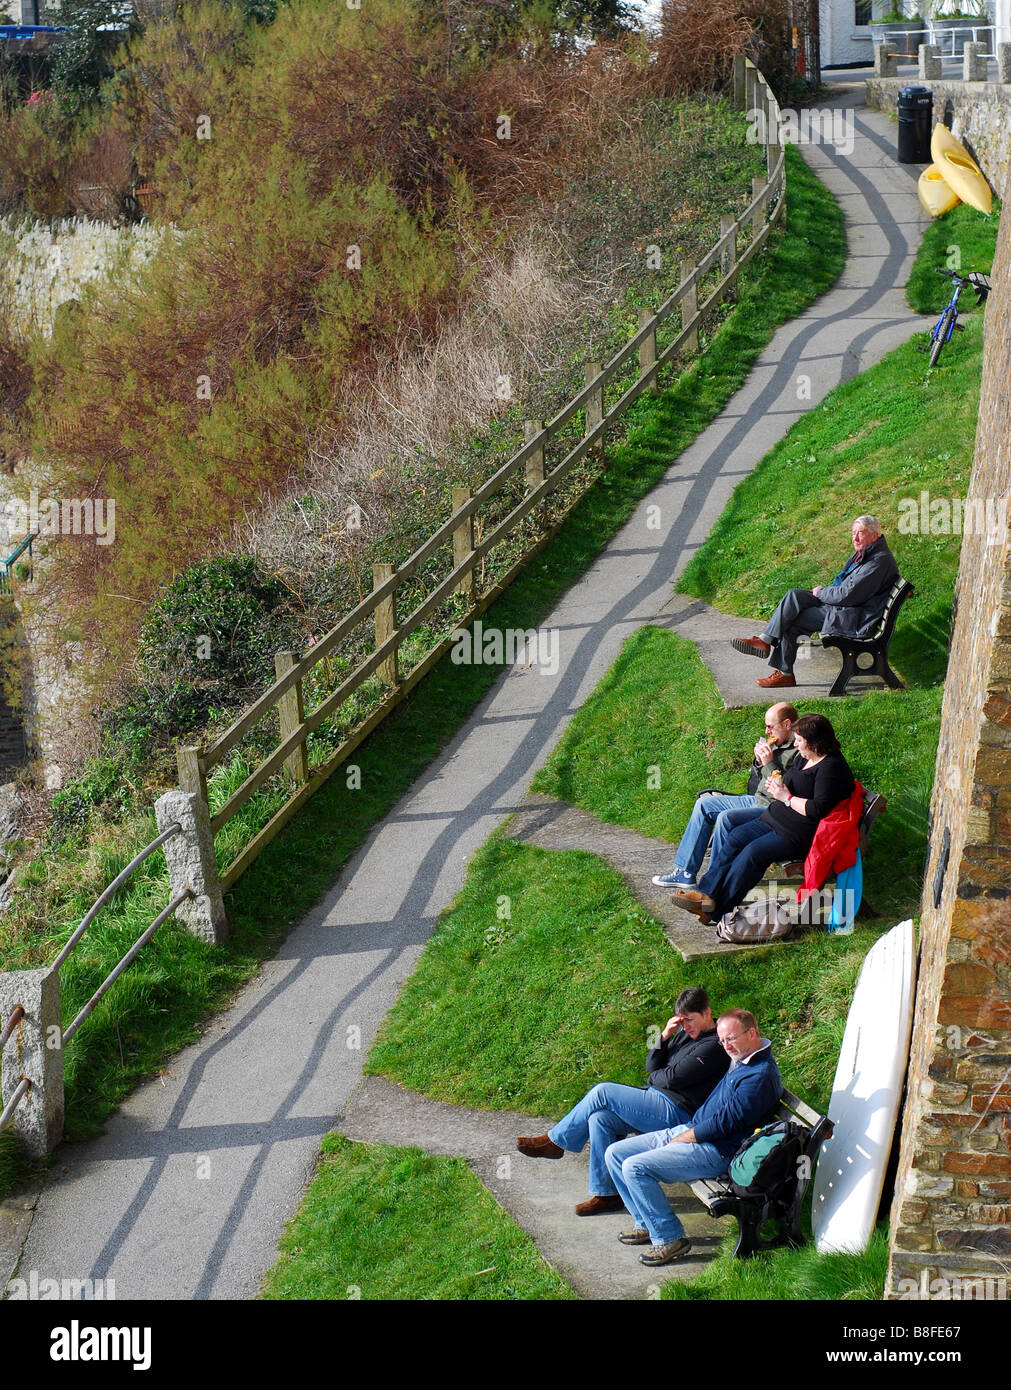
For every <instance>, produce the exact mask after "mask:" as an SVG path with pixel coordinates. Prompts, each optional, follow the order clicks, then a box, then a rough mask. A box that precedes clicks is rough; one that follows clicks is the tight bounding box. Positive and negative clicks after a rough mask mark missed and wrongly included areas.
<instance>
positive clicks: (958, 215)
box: [906, 198, 1001, 316]
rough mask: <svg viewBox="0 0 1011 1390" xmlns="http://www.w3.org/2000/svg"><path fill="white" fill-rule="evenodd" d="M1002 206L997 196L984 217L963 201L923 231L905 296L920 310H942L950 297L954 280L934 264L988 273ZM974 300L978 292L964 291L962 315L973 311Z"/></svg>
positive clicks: (953, 268) (919, 311)
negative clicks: (938, 271)
mask: <svg viewBox="0 0 1011 1390" xmlns="http://www.w3.org/2000/svg"><path fill="white" fill-rule="evenodd" d="M1000 206H1001V204H1000V199H999V198H995V199H994V203H993V207H994V215H993V216H991V217H984V216H983V214H982V213H981V212H977V211H976V209H975V208H971V207H969V205H968V203H960V204H959V205H958V207H956V208H952V210H951V212H949V213H946V214H945V216H944V217H938V218H936V219H935V220H934V221H933V222H931V224H930V226H929V227H928V228H927V230H926V231H925V232H924V234H923V241H922V242H921V243H920V249H919V252H918V253H917V257H916V263H915V265H914V266H913V269H912V271H911V272H910V275H909V283H908V284H907V286H906V298H907V299H908V300H909V303H910V304H911V305H912V307H913V308H914V309H915V310H916V312H917V313H918V314H939V313H940V312H941V310H942V309H943V308H944V306H945V304H947V302H948V300H949V299H950V298H951V281H950V280H943V279H942V278H941V277H940V275H935V274H934V269H935V267H937V266H948V267H949V268H950V269H952V270H955V269H959V270H961V271H962V272H963V274H966V275H967V274H968V273H969V271H971V270H982V271H985V272H986V273H987V274H989V272H990V267H991V266H992V265H993V253H994V247H995V245H996V242H997V221H998V216H997V214H998V213H999V212H1000ZM975 303H976V297H975V295H973V294H966V295H964V296H963V298H962V299H960V300H959V302H958V304H959V315H960V316H961V314H962V313H964V312H973V311H974V309H975Z"/></svg>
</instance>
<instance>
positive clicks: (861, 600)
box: [818, 536, 899, 637]
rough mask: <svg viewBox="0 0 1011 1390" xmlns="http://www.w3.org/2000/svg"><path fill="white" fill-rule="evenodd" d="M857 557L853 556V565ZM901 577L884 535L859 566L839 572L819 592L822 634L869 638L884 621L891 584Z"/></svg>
mask: <svg viewBox="0 0 1011 1390" xmlns="http://www.w3.org/2000/svg"><path fill="white" fill-rule="evenodd" d="M854 558H855V557H854V556H851V557H850V564H852V563H853V559H854ZM898 576H899V567H898V565H897V564H896V563H895V556H894V555H893V554H892V552H891V551H890V550H889V549H888V542H887V541H886V540H885V538H884V536H879V537H878V538H877V540H876V541H875V542H874V544H873V545H869V546H868V547H867V549H866V550H865V551H864V553H863V558H862V559H861V561H860V563H859V565H855V566H854V567H853V568H852V569H850V570H849V573H847V572H846V570H843V571H842V572H841V573H840V574H837V575H836V577H835V579H834V580H833V581H832V583H831V584H826V585H825V587H824V588H823V589H822V590H821V592H820V593H819V594H818V602H819V603H820V604H823V605H824V608H825V617H824V620H823V621H822V625H821V635H822V636H823V637H868V636H870V634H871V633H872V632H873V631H874V629H875V627H876V626H877V624H878V623H879V622H880V621H881V615H882V613H883V612H884V611H885V605H886V604H887V602H888V595H889V592H890V591H891V587H892V585H893V584H894V583H895V581H896V579H897V578H898Z"/></svg>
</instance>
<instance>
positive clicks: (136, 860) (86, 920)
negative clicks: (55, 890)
mask: <svg viewBox="0 0 1011 1390" xmlns="http://www.w3.org/2000/svg"><path fill="white" fill-rule="evenodd" d="M181 830H182V826H181V825H180V824H179V822H178V821H173V823H172V824H171V825H170V826H169V828H168V829H167V830H163V831H162V833H161V834H160V835H159V836H158V837H157V839H154V840H152V841H151V843H150V844H149V845H146V846H145V847H144V849H142V850H141V852H140V853H139V854H137V855H135V856H134V857H133V859H131V860H130V862H129V864H127V866H126V868H125V869H123V870H122V872H121V873H118V874H117V875H116V877H115V878H114V879H113V880H112V882H111V883H110V884H109V886H108V888H106V890H105V892H104V893H103V894H102V896H101V897H100V898H98V899H97V900H96V901H95V903H94V904H93V906H92V907H90V908H89V909H88V911H87V912H86V913H85V915H84V917H83V919H82V921H81V925H80V926H79V927H78V928H77V930H76V931H75V932H74V934H73V936H72V937H71V938H70V940H69V941H68V942H67V944H66V945H65V946H64V948H63V950H62V951H61V952H60V954H59V955H58V956H57V957H56V959H55V960H54V961H53V964H52V966H51V967H50V968H51V969H53V970H58V969H59V968H60V966H61V965H62V964H63V962H64V961H65V960H66V959H67V957H68V956H69V955H70V953H71V951H72V950H73V949H74V947H75V946H76V945H77V943H78V942H79V941H80V939H81V937H82V936H83V935H84V933H85V932H86V931H87V930H88V928H89V927H90V926H91V924H92V922H93V921H94V920H95V918H96V917H97V916H98V914H99V912H100V911H101V910H102V908H103V907H104V906H105V905H106V903H107V902H109V900H110V899H111V898H112V896H113V894H114V893H115V891H116V889H117V888H120V887H122V885H123V884H124V883H125V882H126V880H127V879H128V878H129V877H130V875H131V874H132V873H133V871H134V870H135V869H136V868H137V867H138V866H139V865H141V864H143V862H144V860H145V859H147V857H148V855H151V854H154V852H155V850H156V849H158V848H159V847H160V846H161V845H163V844H164V843H165V841H166V840H171V838H172V836H173V835H178V834H179V832H180V831H181Z"/></svg>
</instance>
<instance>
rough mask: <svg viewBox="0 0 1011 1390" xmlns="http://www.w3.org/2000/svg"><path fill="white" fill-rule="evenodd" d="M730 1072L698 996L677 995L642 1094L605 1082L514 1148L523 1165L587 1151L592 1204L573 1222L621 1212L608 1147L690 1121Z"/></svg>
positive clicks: (691, 992) (697, 992) (701, 993)
mask: <svg viewBox="0 0 1011 1390" xmlns="http://www.w3.org/2000/svg"><path fill="white" fill-rule="evenodd" d="M729 1065H730V1063H729V1059H728V1057H727V1054H726V1051H725V1049H724V1048H722V1047H721V1046H720V1043H719V1039H718V1038H717V1036H716V1025H715V1023H714V1022H713V1015H712V1011H711V1009H710V1007H709V996H708V995H707V994H706V992H705V990H704V989H698V988H690V989H685V990H682V991H681V993H680V994H679V995H678V997H677V1003H676V1004H675V1005H674V1013H673V1015H672V1016H671V1017H670V1018H669V1019H668V1020H667V1023H666V1025H665V1026H664V1030H663V1032H662V1033H661V1034H660V1037H659V1038H658V1039H657V1042H656V1045H655V1046H654V1047H652V1048H650V1050H649V1053H648V1054H647V1056H646V1074H647V1076H648V1079H649V1084H648V1085H646V1086H622V1085H618V1084H615V1083H614V1082H610V1081H605V1082H602V1083H601V1084H600V1085H598V1086H594V1087H593V1089H592V1090H591V1091H588V1092H587V1093H586V1095H585V1096H584V1097H583V1099H582V1100H581V1101H580V1102H579V1104H578V1105H575V1106H573V1108H572V1109H571V1110H570V1111H569V1113H568V1114H567V1115H566V1116H565V1117H564V1118H563V1119H561V1120H559V1121H558V1123H557V1124H556V1125H555V1126H554V1128H553V1129H550V1130H549V1131H548V1132H547V1134H537V1135H532V1136H529V1137H525V1138H522V1139H517V1140H516V1147H517V1148H518V1149H519V1151H520V1153H521V1154H526V1156H527V1158H561V1157H562V1156H563V1154H565V1153H566V1152H568V1153H579V1152H580V1151H581V1150H582V1149H583V1148H584V1147H585V1145H586V1142H587V1140H589V1144H590V1182H589V1186H590V1196H589V1199H588V1200H587V1201H585V1202H580V1203H579V1205H578V1206H577V1207H576V1215H577V1216H599V1215H601V1214H603V1213H604V1212H609V1211H621V1210H622V1201H621V1198H620V1197H619V1196H618V1195H617V1193H616V1192H615V1188H614V1184H613V1182H612V1181H611V1176H610V1174H609V1173H608V1171H607V1165H606V1163H605V1162H604V1154H605V1152H606V1150H607V1146H608V1145H609V1144H612V1143H613V1142H614V1141H615V1139H617V1138H618V1137H619V1136H621V1135H625V1134H628V1132H629V1130H652V1129H659V1128H660V1126H661V1125H672V1124H681V1123H682V1122H683V1121H685V1120H688V1119H690V1118H691V1117H692V1116H693V1115H694V1114H695V1113H696V1112H697V1110H698V1108H699V1106H700V1105H701V1104H702V1102H703V1101H704V1100H705V1099H706V1097H707V1096H708V1095H709V1093H710V1091H711V1090H712V1089H713V1087H714V1086H715V1085H716V1084H717V1082H718V1081H719V1080H720V1078H721V1077H722V1076H723V1075H724V1073H725V1072H726V1070H727V1067H728V1066H729Z"/></svg>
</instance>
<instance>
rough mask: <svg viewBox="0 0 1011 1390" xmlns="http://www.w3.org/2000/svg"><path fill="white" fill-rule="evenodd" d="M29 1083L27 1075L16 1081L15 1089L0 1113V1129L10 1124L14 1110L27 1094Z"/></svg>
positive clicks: (29, 1087)
mask: <svg viewBox="0 0 1011 1390" xmlns="http://www.w3.org/2000/svg"><path fill="white" fill-rule="evenodd" d="M31 1085H32V1083H31V1082H30V1081H29V1080H28V1078H27V1076H26V1077H25V1078H24V1080H22V1081H19V1082H18V1086H17V1090H16V1091H15V1092H14V1094H13V1095H12V1096H11V1098H10V1100H9V1101H8V1102H7V1104H6V1105H5V1106H4V1109H3V1114H0V1129H6V1128H7V1126H8V1125H9V1124H10V1122H11V1120H12V1119H13V1117H14V1111H15V1110H16V1109H17V1108H18V1106H19V1105H20V1104H21V1101H22V1100H23V1098H24V1097H25V1096H26V1095H27V1094H28V1092H29V1090H30V1089H31Z"/></svg>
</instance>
